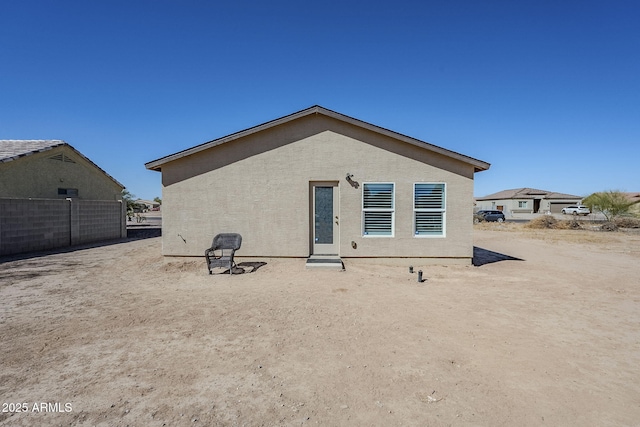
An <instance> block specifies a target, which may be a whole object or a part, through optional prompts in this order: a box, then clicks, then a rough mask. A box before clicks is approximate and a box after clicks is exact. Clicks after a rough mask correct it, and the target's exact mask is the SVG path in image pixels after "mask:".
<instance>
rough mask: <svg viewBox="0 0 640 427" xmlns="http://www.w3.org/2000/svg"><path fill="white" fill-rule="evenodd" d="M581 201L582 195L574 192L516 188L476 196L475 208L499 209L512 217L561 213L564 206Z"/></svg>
mask: <svg viewBox="0 0 640 427" xmlns="http://www.w3.org/2000/svg"><path fill="white" fill-rule="evenodd" d="M581 201H582V197H581V196H574V195H572V194H565V193H557V192H555V191H547V190H537V189H535V188H515V189H511V190H503V191H499V192H497V193H494V194H489V195H488V196H484V197H478V198H476V203H475V205H476V206H475V209H476V210H483V209H485V210H499V211H502V212H504V214H505V215H506V216H507V217H512V216H514V215H518V214H535V213H546V212H551V213H560V212H562V209H563V208H566V207H567V206H571V205H575V204H578V203H580V202H581Z"/></svg>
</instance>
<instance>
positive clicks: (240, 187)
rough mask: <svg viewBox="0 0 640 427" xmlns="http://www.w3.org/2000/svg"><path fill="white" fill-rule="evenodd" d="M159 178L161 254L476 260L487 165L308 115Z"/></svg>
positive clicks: (177, 164)
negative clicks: (224, 250)
mask: <svg viewBox="0 0 640 427" xmlns="http://www.w3.org/2000/svg"><path fill="white" fill-rule="evenodd" d="M146 167H147V169H150V170H155V171H158V172H161V173H162V211H163V219H162V221H163V223H162V228H163V232H162V235H163V236H162V239H163V244H162V250H163V254H164V255H170V256H202V255H203V253H204V250H205V249H206V248H208V247H209V246H210V245H211V240H212V238H213V236H214V235H216V234H218V233H223V232H226V233H234V232H235V233H240V234H241V235H242V237H243V240H242V248H241V250H240V251H239V252H238V256H246V257H305V258H306V257H309V256H340V257H353V258H378V259H380V258H404V259H405V260H407V262H410V261H409V260H410V259H413V258H415V259H418V260H419V262H436V263H443V264H449V263H465V264H470V263H471V259H472V257H473V235H472V234H473V222H472V217H473V215H472V213H473V212H472V210H473V209H472V206H473V180H474V173H475V172H479V171H484V170H487V169H489V164H488V163H486V162H483V161H481V160H477V159H474V158H472V157H469V156H466V155H463V154H460V153H456V152H453V151H450V150H447V149H445V148H442V147H438V146H436V145H433V144H430V143H427V142H424V141H420V140H418V139H415V138H411V137H409V136H406V135H402V134H400V133H397V132H393V131H390V130H388V129H384V128H381V127H379V126H375V125H373V124H370V123H366V122H363V121H361V120H358V119H355V118H352V117H349V116H346V115H343V114H340V113H337V112H335V111H332V110H328V109H326V108H323V107H320V106H313V107H310V108H307V109H305V110H301V111H298V112H296V113H293V114H290V115H288V116H285V117H281V118H279V119H276V120H272V121H270V122H267V123H264V124H261V125H258V126H255V127H252V128H249V129H246V130H243V131H240V132H237V133H234V134H231V135H228V136H224V137H222V138H218V139H215V140H212V141H209V142H206V143H204V144H201V145H198V146H195V147H192V148H188V149H186V150H184V151H180V152H178V153H175V154H171V155H169V156H166V157H163V158H161V159H158V160H154V161H152V162H149V163H147V164H146Z"/></svg>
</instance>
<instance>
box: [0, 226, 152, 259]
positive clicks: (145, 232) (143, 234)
mask: <svg viewBox="0 0 640 427" xmlns="http://www.w3.org/2000/svg"><path fill="white" fill-rule="evenodd" d="M160 236H162V228H145V229H133V230H132V229H128V230H127V238H126V239H112V240H104V241H101V242H93V243H85V244H82V245H74V246H64V247H62V248H54V249H47V250H44V251H36V252H24V253H19V254H11V255H2V256H0V264H2V263H5V262H10V261H21V260H25V259H30V258H39V257H43V256H47V255H53V254H64V253H68V252H74V251H79V250H83V249H91V248H99V247H102V246H111V245H119V244H121V243H127V242H130V241H132V240H142V239H151V238H153V237H160Z"/></svg>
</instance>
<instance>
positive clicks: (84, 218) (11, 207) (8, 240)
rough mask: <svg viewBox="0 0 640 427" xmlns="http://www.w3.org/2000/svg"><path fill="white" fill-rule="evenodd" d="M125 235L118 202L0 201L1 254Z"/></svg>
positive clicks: (122, 207) (123, 212)
mask: <svg viewBox="0 0 640 427" xmlns="http://www.w3.org/2000/svg"><path fill="white" fill-rule="evenodd" d="M126 236H127V228H126V206H125V205H124V203H123V202H119V201H96V200H71V199H69V200H64V199H63V200H57V199H0V255H10V254H18V253H23V252H33V251H41V250H45V249H54V248H60V247H66V246H70V245H77V244H82V243H90V242H99V241H103V240H110V239H119V238H124V237H126Z"/></svg>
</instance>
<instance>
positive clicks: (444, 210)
mask: <svg viewBox="0 0 640 427" xmlns="http://www.w3.org/2000/svg"><path fill="white" fill-rule="evenodd" d="M418 185H442V208H416V187H417V186H418ZM411 203H412V207H413V232H412V234H413V237H414V238H418V239H442V238H445V237H447V183H446V182H414V183H413V198H412V200H411ZM418 212H438V213H441V214H442V233H440V234H417V230H416V226H417V221H416V216H417V213H418Z"/></svg>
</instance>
